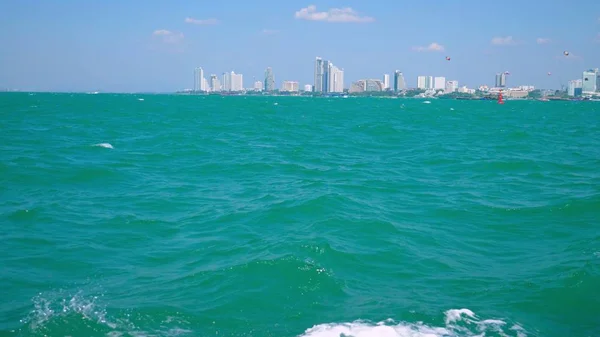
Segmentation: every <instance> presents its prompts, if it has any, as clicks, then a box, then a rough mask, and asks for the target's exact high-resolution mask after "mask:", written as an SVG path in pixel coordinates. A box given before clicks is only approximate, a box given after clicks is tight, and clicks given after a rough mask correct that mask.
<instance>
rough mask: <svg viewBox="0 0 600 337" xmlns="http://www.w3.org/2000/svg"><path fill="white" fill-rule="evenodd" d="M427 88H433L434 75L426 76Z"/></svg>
mask: <svg viewBox="0 0 600 337" xmlns="http://www.w3.org/2000/svg"><path fill="white" fill-rule="evenodd" d="M425 88H426V89H433V76H425Z"/></svg>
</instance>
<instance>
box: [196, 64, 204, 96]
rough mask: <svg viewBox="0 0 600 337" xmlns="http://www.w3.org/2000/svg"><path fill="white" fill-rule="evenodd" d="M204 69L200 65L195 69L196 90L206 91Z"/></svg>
mask: <svg viewBox="0 0 600 337" xmlns="http://www.w3.org/2000/svg"><path fill="white" fill-rule="evenodd" d="M205 84H206V79H205V78H204V70H203V69H202V68H200V67H198V68H196V69H194V91H206V86H205Z"/></svg>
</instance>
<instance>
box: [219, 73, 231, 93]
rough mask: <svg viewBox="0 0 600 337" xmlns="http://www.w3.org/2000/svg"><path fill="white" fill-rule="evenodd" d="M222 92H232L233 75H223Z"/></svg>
mask: <svg viewBox="0 0 600 337" xmlns="http://www.w3.org/2000/svg"><path fill="white" fill-rule="evenodd" d="M221 86H222V87H221V90H223V91H231V74H230V73H223V76H222V80H221Z"/></svg>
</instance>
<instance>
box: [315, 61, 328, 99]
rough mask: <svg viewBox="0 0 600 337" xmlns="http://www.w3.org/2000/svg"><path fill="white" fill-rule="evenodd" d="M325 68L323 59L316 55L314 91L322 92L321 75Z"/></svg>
mask: <svg viewBox="0 0 600 337" xmlns="http://www.w3.org/2000/svg"><path fill="white" fill-rule="evenodd" d="M324 72H325V68H324V67H323V59H321V58H320V57H317V58H316V59H315V84H314V86H313V90H314V92H323V89H324V88H323V75H324Z"/></svg>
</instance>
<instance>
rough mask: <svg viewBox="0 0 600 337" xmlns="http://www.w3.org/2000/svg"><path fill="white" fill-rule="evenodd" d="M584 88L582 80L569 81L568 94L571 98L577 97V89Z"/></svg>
mask: <svg viewBox="0 0 600 337" xmlns="http://www.w3.org/2000/svg"><path fill="white" fill-rule="evenodd" d="M582 86H583V81H582V80H573V81H569V86H568V88H567V94H568V95H569V96H571V97H573V96H575V91H576V90H575V89H581V88H582ZM580 94H581V93H580Z"/></svg>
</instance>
